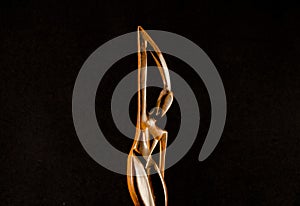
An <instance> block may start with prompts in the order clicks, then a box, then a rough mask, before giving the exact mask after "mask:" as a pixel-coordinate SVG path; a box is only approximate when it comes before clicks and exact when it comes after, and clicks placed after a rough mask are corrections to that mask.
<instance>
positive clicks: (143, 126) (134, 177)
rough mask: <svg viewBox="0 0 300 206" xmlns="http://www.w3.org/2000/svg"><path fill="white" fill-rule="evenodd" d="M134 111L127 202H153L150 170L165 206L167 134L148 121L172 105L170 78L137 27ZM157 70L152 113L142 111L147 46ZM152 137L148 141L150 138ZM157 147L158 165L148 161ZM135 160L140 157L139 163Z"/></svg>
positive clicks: (148, 39) (150, 204)
mask: <svg viewBox="0 0 300 206" xmlns="http://www.w3.org/2000/svg"><path fill="white" fill-rule="evenodd" d="M137 33H138V108H137V123H136V133H135V138H134V142H133V145H132V148H131V150H130V152H129V155H128V160H127V184H128V189H129V192H130V196H131V199H132V200H133V202H134V204H135V205H136V206H137V205H146V206H154V205H157V204H156V199H155V195H154V191H153V186H152V183H151V177H150V171H151V169H154V170H155V171H156V172H157V174H158V175H159V180H160V182H161V186H162V188H163V191H164V203H165V205H167V202H168V197H167V188H166V184H165V180H164V169H165V155H166V147H167V139H168V132H167V131H165V130H163V129H161V128H159V127H158V126H157V125H156V119H155V118H153V117H150V115H151V114H155V115H156V117H157V118H161V117H163V116H164V115H165V114H166V112H167V111H168V109H169V108H170V106H171V104H172V101H173V93H172V92H171V83H170V75H169V71H168V67H167V64H166V62H165V59H164V57H163V55H162V53H161V51H160V49H159V48H158V46H157V45H156V43H155V42H154V41H153V40H152V39H151V37H150V36H149V35H148V34H147V33H146V31H145V30H144V29H143V28H142V27H140V26H139V27H138V32H137ZM148 44H149V45H150V46H151V47H152V48H153V50H154V52H151V56H152V57H153V59H154V61H155V62H156V65H157V67H158V69H159V72H160V75H161V77H162V82H163V90H162V91H161V93H160V95H159V97H158V99H157V103H156V108H155V111H151V112H150V113H149V112H148V111H147V108H146V86H147V85H146V83H147V45H148ZM151 136H152V138H153V140H151V139H152V138H150V137H151ZM158 143H159V146H160V152H159V153H160V154H159V164H157V163H156V162H155V161H154V160H153V159H152V153H153V151H154V149H155V148H156V146H157V145H158ZM139 157H142V158H141V159H140V158H139Z"/></svg>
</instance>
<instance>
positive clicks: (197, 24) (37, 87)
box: [0, 0, 300, 206]
mask: <svg viewBox="0 0 300 206" xmlns="http://www.w3.org/2000/svg"><path fill="white" fill-rule="evenodd" d="M299 9H300V7H299V3H297V2H296V1H294V2H293V1H271V0H269V1H258V0H255V1H250V0H246V1H238V0H231V1H220V2H217V1H209V0H205V1H203V0H200V1H198V2H197V3H192V2H188V1H170V2H162V1H159V2H153V1H140V2H138V3H128V2H126V1H122V2H121V1H120V2H116V1H113V0H110V1H93V2H84V1H82V2H78V3H77V2H74V1H64V2H62V1H50V2H45V1H37V2H30V1H24V0H23V1H7V3H1V12H0V21H1V24H0V25H1V27H0V29H1V30H0V48H1V50H0V51H1V53H0V54H1V55H0V66H1V67H0V77H1V81H0V84H1V90H0V91H1V115H0V118H1V119H0V126H1V133H0V146H1V149H0V160H1V161H0V165H1V166H0V205H132V203H131V199H130V196H129V193H128V191H127V184H126V177H125V176H122V175H118V174H115V173H112V172H110V171H109V170H107V169H105V168H103V167H102V166H100V165H98V164H97V163H96V162H95V161H93V160H92V159H91V158H90V157H89V156H88V154H87V153H86V152H85V151H84V149H83V147H82V146H81V144H80V142H79V140H78V138H77V136H76V133H75V129H74V126H73V121H72V113H71V109H72V108H71V102H72V90H73V85H74V83H75V80H76V77H77V74H78V72H79V70H80V68H81V66H82V64H83V63H84V61H85V60H86V59H87V58H88V56H89V55H90V54H91V53H92V52H93V51H94V50H95V49H97V48H98V47H99V46H100V45H101V44H103V43H104V42H106V41H108V40H110V39H112V38H114V37H117V36H118V35H121V34H124V33H127V32H131V31H134V30H136V28H137V26H138V25H142V26H143V27H144V28H145V29H155V30H166V31H170V32H174V33H177V34H180V35H182V36H185V37H187V38H188V39H190V40H192V41H193V42H195V43H196V44H198V45H199V46H200V47H201V48H202V49H203V50H204V51H205V52H206V53H207V54H208V56H209V57H210V58H211V60H212V61H213V62H214V64H215V66H216V67H217V69H218V71H219V73H220V76H221V78H222V80H223V83H224V87H225V90H226V95H227V104H228V115H227V121H226V125H225V129H224V133H223V136H222V138H221V141H220V143H219V144H218V146H217V147H216V149H215V151H214V152H213V153H212V155H211V156H210V157H209V158H208V159H207V160H205V161H204V162H198V160H197V158H198V154H199V151H200V149H201V145H202V143H203V141H204V138H205V135H206V133H205V132H207V129H208V126H209V114H210V112H209V100H208V98H207V93H206V90H205V86H204V85H203V84H202V83H200V86H199V82H201V80H199V79H197V78H196V77H195V75H193V73H192V71H191V70H188V68H187V71H189V72H182V71H183V68H184V67H186V66H184V64H183V63H182V62H181V63H180V62H178V64H177V63H176V61H178V60H176V59H175V58H173V57H170V56H169V57H168V56H167V63H168V64H170V65H172V68H174V71H178V72H179V73H180V74H182V75H183V76H184V78H185V79H186V80H187V81H188V82H189V84H190V85H191V86H192V87H193V88H194V92H195V93H196V94H197V96H198V100H203V101H199V107H200V112H201V115H202V114H203V115H202V116H201V122H202V124H201V125H200V131H199V136H198V138H197V140H196V142H195V143H194V145H193V147H192V148H191V150H190V151H189V152H188V154H187V155H186V156H185V157H184V158H183V159H182V160H180V162H179V163H178V164H176V165H175V166H173V167H172V168H170V169H168V170H167V171H166V182H167V185H168V191H169V202H170V205H218V206H220V205H256V206H258V205H300V167H299V162H300V154H299V146H300V142H299V141H300V140H299V134H300V131H299V123H300V116H299V115H300V112H299V109H298V107H299V105H300V97H299V95H300V87H299V82H300V78H299V75H300V64H299V61H298V59H299V55H300V49H299V48H300V32H299V26H300V25H299V24H300V23H299V22H300V13H299ZM134 60H136V59H135V57H134ZM122 61H123V60H121V61H120V62H119V63H117V64H116V65H115V66H114V67H115V68H117V67H120V68H122V69H121V72H116V71H115V70H114V67H113V68H112V69H111V70H110V71H111V72H112V74H115V75H116V76H115V77H114V76H107V78H106V80H105V79H104V80H103V81H102V83H101V84H102V86H105V85H106V89H107V90H109V91H111V92H112V91H113V85H117V83H118V79H119V78H121V77H122V75H123V76H124V75H125V74H127V73H128V72H129V71H130V70H128V71H127V70H126V67H125V66H124V64H121V63H122ZM127 61H128V62H132V63H130V65H131V66H132V65H133V66H135V64H136V63H135V61H132V60H131V59H128V60H127ZM118 65H119V66H118ZM125 65H126V64H125ZM178 65H181V66H180V68H177V67H178ZM105 81H107V82H108V83H111V85H112V86H110V85H107V84H106V83H105ZM100 88H101V87H100ZM154 90H155V89H154ZM99 92H101V91H98V93H99ZM102 94H103V95H104V96H105V94H107V95H108V94H109V93H108V92H103V91H102ZM108 96H109V95H108ZM101 98H102V97H101V95H100V94H99V95H98V96H97V100H96V104H97V114H98V120H99V123H100V125H101V127H104V128H106V129H107V132H108V134H109V132H111V135H110V139H109V141H110V142H111V143H112V144H113V145H114V146H116V147H117V148H119V149H120V150H122V151H128V150H129V148H130V143H131V142H130V141H129V140H125V138H123V137H119V134H118V132H115V133H114V132H113V128H114V125H112V124H110V121H107V122H105V121H103V120H105V119H106V118H107V115H108V113H107V112H106V113H104V114H101V111H103V110H104V109H103V108H108V107H109V103H107V102H104V101H101V100H102V99H103V98H102V99H101ZM132 105H133V106H132V107H133V108H134V103H132ZM176 108H177V107H176V104H175V106H174V109H173V112H172V111H171V113H170V115H172V114H173V115H174V113H176V111H177V110H178V108H177V110H176ZM131 110H132V109H131ZM131 110H130V111H131ZM175 116H176V115H175ZM101 122H104V123H102V124H101ZM105 124H106V125H105ZM176 126H177V125H175V126H174V125H173V127H174V128H176ZM169 128H172V125H171V126H170V127H169ZM119 140H120V141H119ZM170 142H172V140H170Z"/></svg>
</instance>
